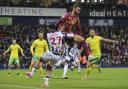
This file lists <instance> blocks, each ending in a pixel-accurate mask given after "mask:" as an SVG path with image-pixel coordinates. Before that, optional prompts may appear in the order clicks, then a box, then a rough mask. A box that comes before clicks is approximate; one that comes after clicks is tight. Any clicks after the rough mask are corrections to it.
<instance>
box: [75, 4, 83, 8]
mask: <svg viewBox="0 0 128 89" xmlns="http://www.w3.org/2000/svg"><path fill="white" fill-rule="evenodd" d="M77 7H79V8H82V6H81V5H80V4H78V3H76V4H74V6H73V8H77Z"/></svg>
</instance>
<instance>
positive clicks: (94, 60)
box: [83, 56, 100, 80]
mask: <svg viewBox="0 0 128 89" xmlns="http://www.w3.org/2000/svg"><path fill="white" fill-rule="evenodd" d="M98 62H99V59H98V58H97V56H92V58H90V59H89V60H88V62H87V70H86V74H85V76H84V78H83V79H84V80H86V79H87V78H88V75H89V74H90V72H91V70H92V69H93V68H94V67H97V68H98V71H99V72H100V68H99V67H98V66H96V65H95V64H97V63H98Z"/></svg>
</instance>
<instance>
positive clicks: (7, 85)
mask: <svg viewBox="0 0 128 89" xmlns="http://www.w3.org/2000/svg"><path fill="white" fill-rule="evenodd" d="M0 86H1V87H13V88H14V87H15V88H23V89H24V88H26V89H42V88H37V87H30V86H21V85H10V84H0Z"/></svg>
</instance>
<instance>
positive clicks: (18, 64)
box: [15, 58, 21, 75]
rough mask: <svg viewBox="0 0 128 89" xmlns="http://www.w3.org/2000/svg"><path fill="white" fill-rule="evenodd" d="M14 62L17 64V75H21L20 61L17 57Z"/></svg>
mask: <svg viewBox="0 0 128 89" xmlns="http://www.w3.org/2000/svg"><path fill="white" fill-rule="evenodd" d="M15 64H16V66H17V75H21V74H20V62H19V59H18V58H16V59H15Z"/></svg>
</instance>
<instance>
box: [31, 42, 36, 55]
mask: <svg viewBox="0 0 128 89" xmlns="http://www.w3.org/2000/svg"><path fill="white" fill-rule="evenodd" d="M35 47H36V41H34V42H33V43H32V45H31V47H30V51H31V54H32V55H34V51H33V50H34V48H35Z"/></svg>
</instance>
